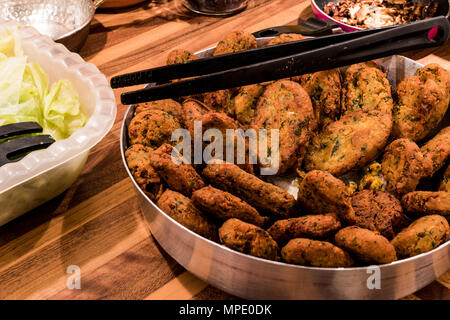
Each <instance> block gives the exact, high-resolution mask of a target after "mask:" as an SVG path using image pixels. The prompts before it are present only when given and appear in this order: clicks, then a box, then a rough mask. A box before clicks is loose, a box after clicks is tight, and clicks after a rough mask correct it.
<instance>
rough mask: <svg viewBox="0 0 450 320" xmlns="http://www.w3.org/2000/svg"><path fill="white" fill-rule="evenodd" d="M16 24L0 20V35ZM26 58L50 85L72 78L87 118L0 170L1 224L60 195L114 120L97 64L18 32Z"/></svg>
mask: <svg viewBox="0 0 450 320" xmlns="http://www.w3.org/2000/svg"><path fill="white" fill-rule="evenodd" d="M15 26H17V23H16V22H11V21H5V20H1V19H0V34H2V33H3V32H4V30H6V29H8V28H12V27H15ZM19 34H20V36H21V39H22V45H23V49H24V52H25V55H26V56H28V59H29V61H34V62H37V63H39V64H40V65H41V66H42V68H43V69H44V70H45V71H46V72H47V73H48V75H49V77H50V83H53V82H55V81H57V80H59V79H63V78H66V79H71V80H72V81H73V83H74V84H75V86H76V88H77V90H78V93H79V95H80V99H81V101H82V103H83V107H84V110H83V111H84V112H85V113H86V114H87V115H88V117H89V120H88V121H87V123H86V125H85V126H84V127H83V128H81V129H79V130H77V131H76V132H74V133H73V134H72V135H71V136H70V137H69V138H68V139H64V140H59V141H56V142H55V143H53V144H52V145H51V146H50V147H49V148H47V149H44V150H40V151H34V152H32V153H30V154H28V155H27V156H26V157H24V158H23V159H22V160H20V161H18V162H15V163H10V164H6V165H4V166H2V167H0V207H1V208H2V210H1V211H0V225H3V224H5V223H7V222H8V221H10V220H12V219H14V218H16V217H18V216H20V215H21V214H23V213H25V212H27V211H29V210H31V209H33V208H35V207H37V206H39V205H41V204H42V203H44V202H46V201H48V200H50V199H52V198H54V197H55V196H57V195H58V194H60V193H62V192H63V191H65V190H66V189H67V188H68V187H69V186H70V185H71V184H72V183H73V182H74V181H75V180H76V178H77V177H78V175H79V173H80V172H81V169H82V168H83V166H84V163H85V162H86V159H87V157H88V153H89V150H90V149H91V148H92V147H93V146H95V145H96V144H97V143H98V142H100V140H102V138H103V137H104V136H105V135H106V134H107V133H108V131H109V130H110V129H111V127H112V125H113V124H114V119H115V116H116V101H115V98H114V93H113V91H112V89H111V87H110V86H109V84H108V81H107V80H106V77H105V76H104V75H103V74H102V73H101V72H100V71H99V70H98V69H97V67H96V66H94V65H93V64H90V63H86V62H85V61H84V60H83V59H82V58H81V57H80V56H79V55H78V54H76V53H71V52H70V51H68V50H67V49H66V47H64V46H63V45H62V44H57V43H55V42H54V41H52V40H51V39H50V38H49V37H47V36H43V35H41V34H39V33H38V32H37V31H36V30H35V29H34V28H31V27H22V28H20V30H19Z"/></svg>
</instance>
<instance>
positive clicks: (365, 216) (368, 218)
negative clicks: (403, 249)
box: [350, 190, 405, 239]
mask: <svg viewBox="0 0 450 320" xmlns="http://www.w3.org/2000/svg"><path fill="white" fill-rule="evenodd" d="M352 207H353V212H354V215H353V216H352V217H351V221H350V223H351V224H354V225H356V226H358V227H361V228H366V229H369V230H372V231H378V232H380V233H381V234H382V235H383V236H384V237H386V238H387V239H392V238H393V237H394V235H395V234H396V233H397V232H398V230H399V229H400V227H401V226H402V224H403V223H404V221H405V216H404V215H403V210H402V206H401V204H400V201H399V200H398V199H397V198H395V197H394V196H393V195H391V194H390V193H387V192H381V191H371V190H363V191H360V192H357V193H356V194H355V195H354V196H353V197H352Z"/></svg>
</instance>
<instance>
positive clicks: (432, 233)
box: [391, 215, 450, 258]
mask: <svg viewBox="0 0 450 320" xmlns="http://www.w3.org/2000/svg"><path fill="white" fill-rule="evenodd" d="M449 234H450V227H449V225H448V222H447V220H445V218H443V217H441V216H439V215H429V216H424V217H421V218H419V219H417V220H416V221H414V222H413V223H411V224H410V225H409V226H408V227H406V228H405V229H403V230H402V231H401V232H399V234H397V236H396V237H395V238H394V239H393V240H392V241H391V243H392V245H393V246H394V247H395V250H396V251H397V256H398V257H400V258H408V257H412V256H416V255H418V254H421V253H424V252H427V251H430V250H433V249H434V248H437V247H438V246H439V245H440V244H441V243H444V242H446V241H447V239H448V236H449Z"/></svg>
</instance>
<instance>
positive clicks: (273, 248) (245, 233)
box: [219, 218, 279, 260]
mask: <svg viewBox="0 0 450 320" xmlns="http://www.w3.org/2000/svg"><path fill="white" fill-rule="evenodd" d="M219 239H220V242H221V243H222V244H224V245H225V246H227V247H228V248H230V249H233V250H236V251H239V252H242V253H245V254H249V255H252V256H255V257H260V258H264V259H269V260H279V256H278V245H277V243H276V242H275V241H274V240H273V239H272V237H271V236H270V235H269V233H267V231H265V230H264V229H261V228H260V227H257V226H255V225H253V224H250V223H247V222H244V221H241V220H239V219H235V218H232V219H228V220H227V221H225V223H224V224H223V225H222V226H221V227H220V228H219Z"/></svg>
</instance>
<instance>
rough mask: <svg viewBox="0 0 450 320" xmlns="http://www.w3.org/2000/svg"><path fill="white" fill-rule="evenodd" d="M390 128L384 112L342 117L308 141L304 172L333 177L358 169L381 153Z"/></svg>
mask: <svg viewBox="0 0 450 320" xmlns="http://www.w3.org/2000/svg"><path fill="white" fill-rule="evenodd" d="M391 128H392V119H391V116H389V115H388V114H386V113H384V112H380V111H377V110H372V111H362V110H358V111H355V112H353V113H349V114H346V115H344V116H342V117H341V119H339V120H338V121H335V122H332V123H330V124H329V125H328V126H326V127H325V128H324V129H323V131H322V132H321V133H320V134H318V135H317V136H315V137H314V138H313V139H312V141H311V144H310V146H309V147H308V151H307V154H306V156H305V159H304V163H305V168H306V169H307V171H310V170H314V169H318V170H324V171H329V172H330V173H331V174H333V175H335V176H340V175H342V174H344V173H346V172H348V171H350V170H358V169H361V168H363V167H364V166H365V165H367V164H368V163H370V162H371V161H373V160H374V159H375V158H376V157H377V156H378V154H379V153H380V152H381V150H383V148H384V146H385V145H386V142H387V140H388V137H389V134H390V132H391Z"/></svg>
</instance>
